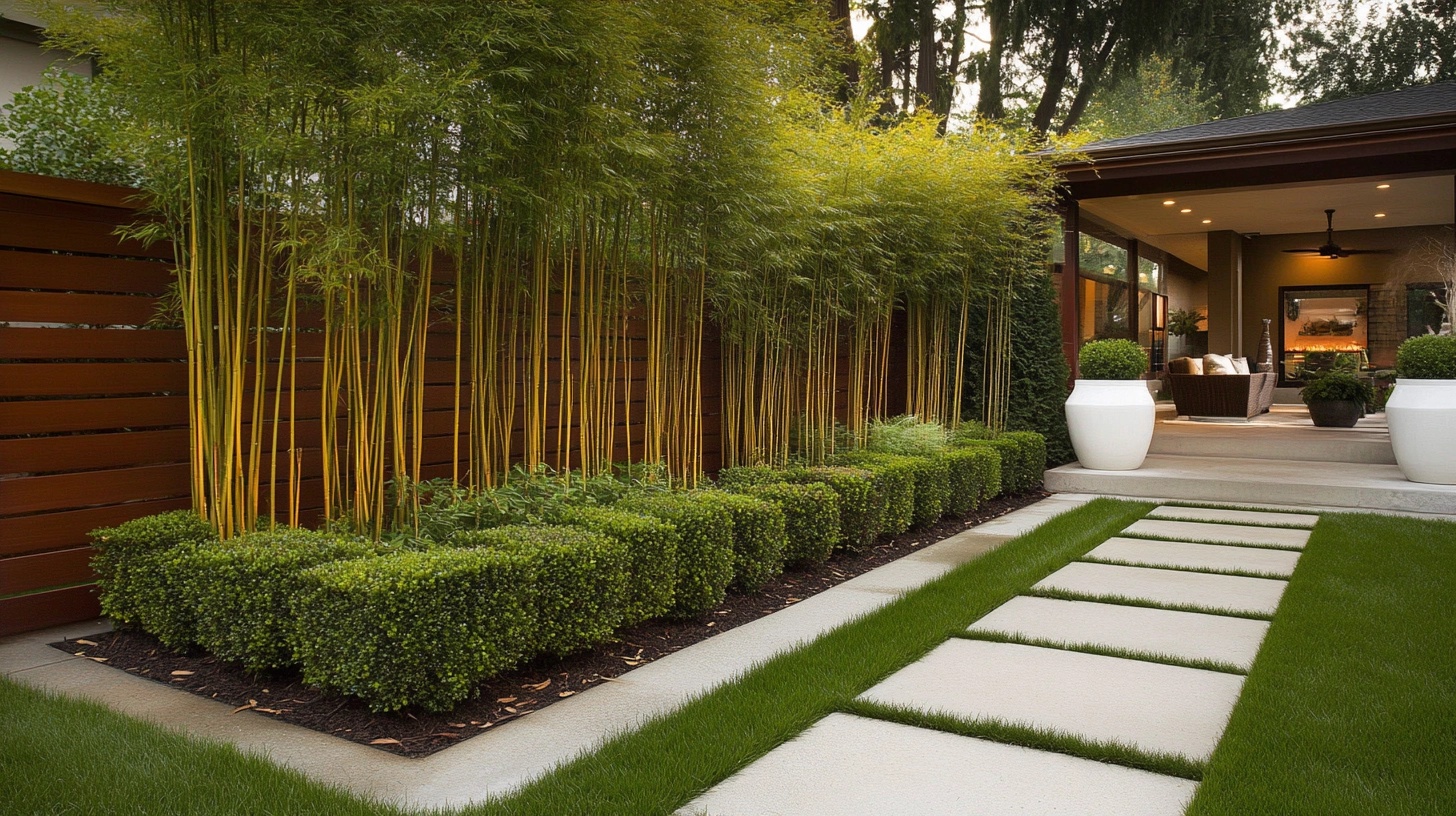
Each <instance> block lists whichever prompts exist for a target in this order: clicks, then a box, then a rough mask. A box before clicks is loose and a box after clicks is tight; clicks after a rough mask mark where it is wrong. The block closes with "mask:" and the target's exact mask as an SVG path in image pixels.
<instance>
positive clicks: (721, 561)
mask: <svg viewBox="0 0 1456 816" xmlns="http://www.w3.org/2000/svg"><path fill="white" fill-rule="evenodd" d="M613 506H614V507H615V508H616V509H618V510H626V511H629V512H633V513H642V514H644V515H648V516H652V517H654V518H658V519H662V520H663V521H667V522H670V523H671V524H672V525H673V526H674V527H676V528H677V532H678V549H677V582H676V588H675V590H674V593H673V602H672V608H671V610H669V614H671V615H674V616H677V617H684V618H691V617H696V616H698V615H701V614H703V613H705V612H707V611H709V610H711V609H713V608H715V607H717V606H718V604H720V603H722V602H723V596H724V594H725V593H726V592H727V590H728V584H729V583H730V582H732V580H733V519H732V517H730V516H729V514H728V510H727V509H725V508H724V507H723V506H722V505H720V504H716V503H708V502H702V501H698V500H695V499H693V498H692V494H688V493H660V494H652V495H642V496H629V497H627V498H625V499H623V500H622V501H620V502H618V503H617V504H615V505H613Z"/></svg>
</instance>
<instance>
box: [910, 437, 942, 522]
mask: <svg viewBox="0 0 1456 816" xmlns="http://www.w3.org/2000/svg"><path fill="white" fill-rule="evenodd" d="M911 458H912V459H913V460H914V461H915V525H916V526H917V527H924V526H927V525H930V524H934V523H935V522H937V521H939V520H940V517H941V516H943V515H945V513H946V509H947V508H948V507H949V506H950V465H949V464H947V463H946V461H945V458H944V457H942V456H939V455H936V456H913V457H911Z"/></svg>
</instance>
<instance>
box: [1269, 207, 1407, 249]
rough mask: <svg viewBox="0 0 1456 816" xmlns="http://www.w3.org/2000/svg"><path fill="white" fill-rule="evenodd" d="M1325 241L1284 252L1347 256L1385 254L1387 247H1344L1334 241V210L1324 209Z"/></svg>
mask: <svg viewBox="0 0 1456 816" xmlns="http://www.w3.org/2000/svg"><path fill="white" fill-rule="evenodd" d="M1325 223H1326V224H1327V226H1326V227H1325V242H1324V244H1323V245H1322V246H1320V247H1319V248H1318V249H1286V250H1284V251H1285V252H1297V253H1299V254H1301V255H1318V256H1320V257H1321V258H1329V259H1331V260H1333V259H1335V258H1348V257H1350V256H1351V255H1387V254H1389V253H1390V250H1388V249H1345V248H1344V247H1342V246H1340V245H1339V244H1337V243H1335V211H1334V210H1325Z"/></svg>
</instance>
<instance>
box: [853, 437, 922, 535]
mask: <svg viewBox="0 0 1456 816" xmlns="http://www.w3.org/2000/svg"><path fill="white" fill-rule="evenodd" d="M834 461H835V463H836V464H842V465H850V466H852V467H857V468H862V469H864V470H868V471H870V472H871V473H873V474H875V482H876V489H877V490H878V491H879V494H880V496H881V497H882V499H883V502H882V503H883V505H884V508H885V514H884V516H883V525H882V526H881V528H880V532H882V533H888V534H889V535H899V534H901V533H903V532H905V531H906V530H908V529H910V525H912V524H914V523H915V485H916V478H915V477H916V465H915V462H916V460H915V459H912V458H911V457H909V456H897V455H895V454H891V453H869V452H866V451H852V452H849V453H842V454H840V455H838V456H836V457H834Z"/></svg>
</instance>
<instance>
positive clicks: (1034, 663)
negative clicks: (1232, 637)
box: [860, 638, 1244, 760]
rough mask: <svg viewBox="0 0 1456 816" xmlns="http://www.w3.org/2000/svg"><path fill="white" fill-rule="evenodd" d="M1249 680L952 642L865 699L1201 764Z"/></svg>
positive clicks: (1141, 663) (976, 642) (1139, 662)
mask: <svg viewBox="0 0 1456 816" xmlns="http://www.w3.org/2000/svg"><path fill="white" fill-rule="evenodd" d="M1243 681H1244V678H1243V676H1242V675H1237V674H1226V673H1223V672H1214V671H1205V670H1202V669H1189V668H1184V667H1182V666H1168V665H1164V664H1161V663H1149V662H1146V661H1142V660H1129V659H1126V658H1120V657H1107V656H1105V655H1095V654H1086V653H1083V652H1069V651H1064V650H1061V649H1046V648H1042V647H1038V646H1023V645H1020V644H1015V643H993V642H988V641H979V640H964V639H959V638H955V639H952V640H949V641H947V642H945V643H943V644H941V645H940V646H937V647H936V648H935V649H933V650H932V651H931V652H930V654H928V655H926V656H925V657H923V658H921V659H920V660H918V661H916V662H914V663H912V664H910V665H909V666H907V667H905V668H903V669H901V670H900V671H898V672H896V673H894V674H892V675H890V676H889V677H888V678H886V679H885V680H884V681H882V682H880V683H879V684H878V685H876V686H875V687H873V688H871V689H870V690H869V691H866V692H865V693H864V694H862V695H860V699H862V700H867V701H871V702H877V703H883V704H886V705H894V706H900V707H906V708H911V709H915V710H918V711H923V712H926V713H942V714H950V715H952V716H957V717H962V718H965V719H968V720H975V719H995V720H1001V721H1004V722H1013V723H1020V724H1023V725H1027V726H1031V727H1033V728H1038V729H1044V730H1047V731H1053V732H1059V733H1065V734H1073V735H1076V736H1079V737H1082V738H1084V739H1089V740H1095V741H1115V742H1120V743H1124V744H1128V745H1132V746H1135V747H1137V748H1139V749H1141V750H1144V751H1149V752H1159V753H1173V754H1181V755H1182V756H1185V757H1188V758H1190V759H1195V760H1201V759H1205V758H1207V757H1208V756H1209V755H1210V754H1211V753H1213V747H1214V745H1216V744H1217V743H1218V738H1219V737H1220V736H1221V735H1222V734H1223V729H1224V726H1225V725H1226V724H1227V723H1228V716H1229V712H1231V711H1232V710H1233V707H1234V702H1235V701H1236V700H1237V699H1238V696H1239V690H1240V689H1241V688H1242V687H1243Z"/></svg>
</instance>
